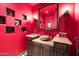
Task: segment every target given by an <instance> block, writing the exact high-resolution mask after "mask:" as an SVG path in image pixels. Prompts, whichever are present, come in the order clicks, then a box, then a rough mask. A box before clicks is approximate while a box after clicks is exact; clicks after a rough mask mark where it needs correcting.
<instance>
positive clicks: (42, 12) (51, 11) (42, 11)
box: [38, 3, 59, 30]
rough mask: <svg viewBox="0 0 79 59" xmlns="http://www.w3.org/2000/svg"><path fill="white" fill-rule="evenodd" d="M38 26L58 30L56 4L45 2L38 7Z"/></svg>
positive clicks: (42, 28)
mask: <svg viewBox="0 0 79 59" xmlns="http://www.w3.org/2000/svg"><path fill="white" fill-rule="evenodd" d="M38 19H39V20H38V26H39V29H41V30H59V19H58V4H57V3H47V4H45V5H44V6H41V7H40V8H38Z"/></svg>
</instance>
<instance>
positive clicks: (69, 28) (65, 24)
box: [33, 3, 79, 55]
mask: <svg viewBox="0 0 79 59" xmlns="http://www.w3.org/2000/svg"><path fill="white" fill-rule="evenodd" d="M43 5H44V4H37V5H35V6H33V17H35V18H36V19H37V20H38V8H39V7H40V6H43ZM66 10H68V11H69V14H70V16H63V14H64V13H65V11H66ZM59 19H60V30H58V31H44V30H39V29H38V26H36V25H35V26H36V28H35V29H36V30H37V32H38V33H40V34H47V35H49V34H50V35H52V36H55V35H56V34H57V33H58V32H60V31H63V32H67V36H68V38H69V39H70V41H71V42H72V43H73V44H72V46H71V48H70V55H75V41H74V37H76V36H77V23H76V19H75V4H74V3H70V4H65V3H60V4H59ZM37 23H38V22H37ZM78 28H79V27H78ZM47 32H48V33H47Z"/></svg>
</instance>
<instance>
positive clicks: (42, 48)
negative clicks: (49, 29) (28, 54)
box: [32, 42, 53, 56]
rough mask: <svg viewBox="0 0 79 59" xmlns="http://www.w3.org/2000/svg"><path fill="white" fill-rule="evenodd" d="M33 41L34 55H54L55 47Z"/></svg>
mask: <svg viewBox="0 0 79 59" xmlns="http://www.w3.org/2000/svg"><path fill="white" fill-rule="evenodd" d="M32 43H33V50H32V51H33V55H32V56H51V55H53V47H51V46H47V45H43V44H39V43H35V42H32Z"/></svg>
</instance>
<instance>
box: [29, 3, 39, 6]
mask: <svg viewBox="0 0 79 59" xmlns="http://www.w3.org/2000/svg"><path fill="white" fill-rule="evenodd" d="M29 4H30V5H32V6H35V5H36V4H38V3H29Z"/></svg>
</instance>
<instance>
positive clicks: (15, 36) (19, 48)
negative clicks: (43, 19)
mask: <svg viewBox="0 0 79 59" xmlns="http://www.w3.org/2000/svg"><path fill="white" fill-rule="evenodd" d="M7 7H8V8H10V9H13V10H15V17H11V16H7V15H6V8H7ZM22 14H25V15H27V20H22ZM0 15H1V16H5V17H6V24H3V25H1V24H0V55H19V54H20V53H22V52H23V51H24V50H26V48H27V39H26V37H25V35H26V34H29V33H31V32H32V31H31V24H32V6H31V5H29V4H20V3H19V4H12V3H11V4H0ZM15 19H19V20H21V21H22V25H21V26H15V25H14V21H15ZM28 25H29V26H28ZM6 26H13V27H15V32H14V33H12V34H6ZM21 27H26V30H27V31H26V32H25V33H24V32H22V31H21Z"/></svg>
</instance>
